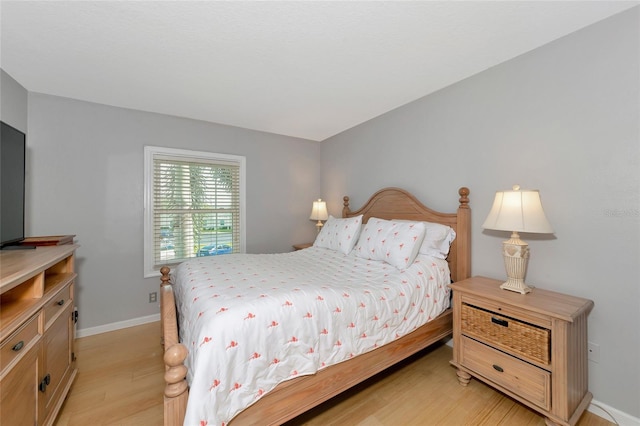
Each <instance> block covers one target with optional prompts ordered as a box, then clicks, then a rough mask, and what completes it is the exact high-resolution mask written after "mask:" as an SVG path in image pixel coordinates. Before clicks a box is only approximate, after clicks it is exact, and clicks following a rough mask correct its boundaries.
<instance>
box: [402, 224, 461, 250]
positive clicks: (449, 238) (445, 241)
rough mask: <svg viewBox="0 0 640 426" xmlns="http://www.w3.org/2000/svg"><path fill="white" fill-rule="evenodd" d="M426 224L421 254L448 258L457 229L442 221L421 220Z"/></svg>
mask: <svg viewBox="0 0 640 426" xmlns="http://www.w3.org/2000/svg"><path fill="white" fill-rule="evenodd" d="M394 221H397V222H406V223H417V222H416V221H412V220H403V219H394ZM421 223H424V225H425V230H426V231H425V234H424V240H422V245H421V246H420V254H426V255H428V256H432V257H437V258H438V259H446V258H447V256H448V255H449V249H450V248H451V243H452V242H453V240H455V239H456V231H454V230H453V228H451V227H450V226H447V225H442V224H441V223H433V222H421Z"/></svg>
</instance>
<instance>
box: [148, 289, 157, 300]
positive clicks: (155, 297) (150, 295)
mask: <svg viewBox="0 0 640 426" xmlns="http://www.w3.org/2000/svg"><path fill="white" fill-rule="evenodd" d="M157 301H158V292H157V291H154V292H153V293H149V303H155V302H157Z"/></svg>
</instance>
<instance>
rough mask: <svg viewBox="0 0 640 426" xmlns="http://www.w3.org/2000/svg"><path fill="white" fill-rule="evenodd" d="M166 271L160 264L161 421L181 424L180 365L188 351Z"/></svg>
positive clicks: (183, 383)
mask: <svg viewBox="0 0 640 426" xmlns="http://www.w3.org/2000/svg"><path fill="white" fill-rule="evenodd" d="M170 272H171V270H170V269H169V268H168V267H167V266H163V267H162V268H160V273H161V274H162V277H161V278H160V281H161V282H162V284H161V285H160V326H161V327H162V345H163V347H164V349H165V351H164V365H165V373H164V381H165V387H164V424H165V425H167V426H169V425H171V426H173V425H181V424H182V423H183V422H184V415H185V413H186V410H187V399H188V398H189V392H188V385H187V380H186V377H187V367H186V366H185V365H184V360H185V359H186V358H187V354H188V351H187V348H186V346H184V345H183V344H181V343H180V337H179V335H178V316H177V314H176V301H175V298H174V295H173V287H172V286H171V277H170Z"/></svg>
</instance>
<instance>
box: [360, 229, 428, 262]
mask: <svg viewBox="0 0 640 426" xmlns="http://www.w3.org/2000/svg"><path fill="white" fill-rule="evenodd" d="M424 233H425V225H424V224H423V223H421V222H393V221H389V220H384V219H378V218H375V217H372V218H370V219H369V221H368V222H367V223H366V224H365V226H364V228H363V229H362V233H361V235H360V239H359V240H358V245H356V248H355V251H356V256H359V257H363V258H365V259H373V260H383V261H385V262H387V263H389V264H390V265H393V266H395V267H396V268H398V269H400V270H403V269H406V268H408V267H409V266H411V264H412V263H413V261H414V260H415V258H416V256H417V255H418V250H419V249H420V244H421V243H422V239H423V238H424Z"/></svg>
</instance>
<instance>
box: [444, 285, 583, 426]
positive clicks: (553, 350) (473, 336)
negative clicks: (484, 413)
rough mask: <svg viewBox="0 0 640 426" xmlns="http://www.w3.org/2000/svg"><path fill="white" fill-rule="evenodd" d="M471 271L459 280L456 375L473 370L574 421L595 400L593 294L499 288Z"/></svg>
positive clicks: (550, 418) (550, 419)
mask: <svg viewBox="0 0 640 426" xmlns="http://www.w3.org/2000/svg"><path fill="white" fill-rule="evenodd" d="M501 283H502V282H501V281H497V280H493V279H490V278H485V277H473V278H469V279H466V280H463V281H460V282H457V283H454V284H451V289H452V290H453V360H452V361H451V364H452V365H454V366H455V367H457V368H458V373H457V374H458V380H459V381H460V384H461V385H463V386H466V385H467V384H468V383H469V380H470V379H471V377H475V378H477V379H479V380H481V381H483V382H485V383H487V384H488V385H490V386H492V387H493V388H495V389H497V390H499V391H501V392H503V393H505V394H507V395H509V396H510V397H512V398H514V399H516V400H517V401H520V402H521V403H523V404H525V405H527V406H528V407H530V408H532V409H533V410H535V411H537V412H539V413H541V414H542V415H544V416H545V417H546V418H545V422H546V424H547V425H575V424H576V422H577V421H578V419H579V418H580V416H581V415H582V412H583V411H584V410H585V409H586V408H587V406H588V405H589V403H590V402H591V398H592V395H591V393H590V392H589V391H588V382H589V380H588V374H587V316H588V315H589V312H590V311H591V309H592V308H593V302H592V301H591V300H587V299H582V298H579V297H573V296H568V295H565V294H560V293H555V292H552V291H547V290H542V289H539V288H534V289H533V290H532V292H531V293H529V294H519V293H514V292H511V291H506V290H501V289H500V284H501Z"/></svg>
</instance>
